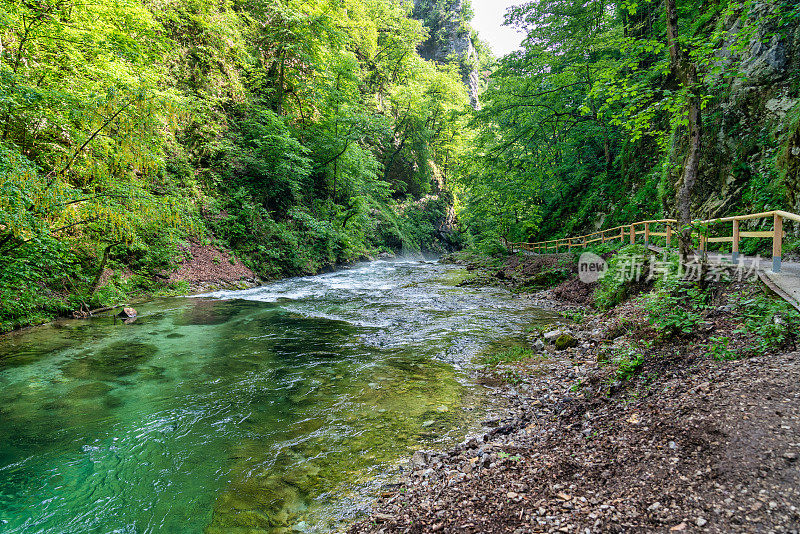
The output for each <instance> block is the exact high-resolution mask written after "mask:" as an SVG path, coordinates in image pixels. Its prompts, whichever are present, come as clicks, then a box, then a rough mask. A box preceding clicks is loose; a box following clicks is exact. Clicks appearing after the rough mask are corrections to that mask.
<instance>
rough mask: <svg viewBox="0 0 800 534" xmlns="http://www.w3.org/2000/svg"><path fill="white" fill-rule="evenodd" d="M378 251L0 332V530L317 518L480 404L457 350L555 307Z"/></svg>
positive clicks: (442, 443)
mask: <svg viewBox="0 0 800 534" xmlns="http://www.w3.org/2000/svg"><path fill="white" fill-rule="evenodd" d="M461 276H463V271H461V270H459V269H456V268H454V267H448V266H443V265H438V264H432V263H428V262H421V261H394V262H387V261H377V262H371V263H366V264H362V265H360V266H357V267H354V268H351V269H347V270H342V271H337V272H334V273H329V274H324V275H319V276H313V277H304V278H294V279H288V280H283V281H280V282H277V283H274V284H270V285H266V286H262V287H258V288H254V289H249V290H244V291H222V292H217V293H213V294H209V295H204V296H201V297H194V298H173V299H163V300H158V301H154V302H150V303H147V304H143V305H139V306H137V308H138V311H139V314H140V316H139V318H138V319H137V320H136V321H135V322H133V323H132V324H123V323H121V322H120V321H116V320H113V319H112V318H98V319H93V320H88V321H77V320H76V321H61V322H57V323H53V324H52V325H47V326H43V327H39V328H34V329H30V330H28V331H26V332H22V333H18V334H14V335H11V336H7V337H5V338H0V532H3V533H23V532H24V533H26V534H27V533H39V532H42V533H77V532H103V533H105V532H116V533H144V532H170V533H173V532H174V533H179V532H207V533H217V532H231V533H235V532H265V533H277V532H329V531H331V530H334V529H336V528H338V527H340V526H341V525H343V524H346V521H348V520H350V519H352V517H354V516H355V515H357V514H358V511H359V510H360V509H362V508H363V506H364V503H365V502H367V497H368V496H369V495H370V492H374V491H375V489H376V488H378V487H379V486H380V484H382V483H384V482H386V480H387V478H386V477H387V476H388V475H387V473H391V472H392V471H393V470H392V466H393V465H395V464H397V463H398V462H399V461H400V460H402V459H404V458H406V457H407V456H408V455H409V454H410V452H411V451H413V450H414V449H417V448H420V447H424V448H438V447H446V446H448V445H450V444H452V443H453V442H455V441H457V440H460V439H462V438H463V437H464V434H465V432H466V431H467V430H468V429H470V428H472V427H473V426H474V425H475V423H476V419H477V418H478V417H479V416H480V412H481V407H482V406H484V405H485V402H484V401H485V399H484V397H483V392H482V391H481V389H480V388H479V387H478V386H476V385H475V384H471V383H470V381H469V378H468V377H469V372H468V371H469V367H470V363H469V362H470V360H471V358H472V357H473V356H474V355H475V354H476V353H477V352H479V351H480V350H483V349H485V348H486V347H487V346H489V344H490V343H491V342H492V340H496V339H501V338H504V337H505V338H508V337H510V336H513V335H515V333H516V332H519V331H520V329H521V327H522V326H523V325H526V324H529V323H531V322H536V321H549V320H552V319H553V317H552V316H549V315H548V314H546V313H544V312H542V311H540V310H537V309H535V308H533V307H531V305H530V304H526V301H525V300H523V299H518V298H513V297H512V296H511V295H509V294H508V293H507V292H504V291H502V290H494V289H466V288H460V287H457V286H456V285H455V282H456V281H457V280H458V279H460V277H461Z"/></svg>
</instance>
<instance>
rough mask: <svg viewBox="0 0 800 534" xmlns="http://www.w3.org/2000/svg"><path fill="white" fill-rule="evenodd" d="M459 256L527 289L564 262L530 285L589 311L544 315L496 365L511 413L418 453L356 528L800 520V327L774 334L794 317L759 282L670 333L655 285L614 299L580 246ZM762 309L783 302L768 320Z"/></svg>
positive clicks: (693, 526)
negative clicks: (546, 285)
mask: <svg viewBox="0 0 800 534" xmlns="http://www.w3.org/2000/svg"><path fill="white" fill-rule="evenodd" d="M461 261H463V262H465V263H466V264H467V266H468V268H470V269H471V271H472V273H473V274H472V276H471V277H469V278H468V279H465V280H464V281H462V282H461V283H462V284H470V285H471V284H481V283H489V282H491V283H492V284H502V285H506V286H511V287H513V288H516V289H517V290H520V288H525V287H531V286H535V285H538V284H539V282H537V281H536V279H537V278H538V279H541V278H542V274H543V273H545V274H547V276H548V277H552V273H553V272H555V271H559V270H563V271H564V272H563V273H561V275H560V276H563V281H562V282H561V283H560V284H559V285H558V286H556V287H555V288H553V289H547V290H540V291H534V292H530V293H525V294H523V295H522V298H529V299H534V300H535V301H537V302H541V303H548V304H549V305H550V306H551V307H555V308H561V309H562V310H563V311H564V312H565V313H567V314H569V315H571V316H572V317H574V318H575V319H576V320H577V322H576V323H574V324H572V325H569V327H568V328H562V329H561V332H552V331H551V332H539V331H537V330H536V329H531V330H532V331H531V332H530V335H529V339H528V340H527V346H528V350H529V352H528V353H526V354H525V355H524V357H520V358H511V357H506V358H505V360H504V359H503V355H502V354H501V355H500V356H499V357H497V358H495V361H499V363H495V365H491V366H487V368H486V369H485V373H486V374H485V379H486V380H487V381H495V382H496V381H499V382H501V383H503V384H504V388H505V391H506V392H507V394H508V396H509V398H510V399H511V400H512V403H513V405H512V409H511V410H510V411H509V412H508V414H506V416H505V417H504V418H500V419H499V420H497V421H487V423H491V424H492V425H493V426H494V428H492V429H491V430H489V431H487V432H484V433H482V434H478V435H475V436H472V437H470V438H469V439H467V440H466V441H465V442H463V443H462V444H460V445H459V446H457V447H455V448H453V449H452V450H449V451H446V452H431V453H426V452H418V453H416V454H415V456H414V457H413V458H412V459H411V461H410V464H409V467H410V474H409V476H408V477H406V478H405V479H404V481H403V482H402V485H401V486H400V487H399V488H397V489H396V490H393V491H388V492H386V493H385V494H384V495H383V496H382V497H381V498H380V499H378V501H377V503H376V505H375V511H374V512H373V513H372V515H371V516H370V518H369V519H367V520H365V521H363V522H361V523H359V524H357V525H355V526H354V527H352V528H351V533H361V532H476V533H477V532H482V533H483V532H514V533H527V532H553V531H558V532H621V531H634V532H652V531H657V532H680V531H709V532H735V531H738V532H752V531H765V532H766V531H774V532H789V531H792V529H793V528H796V525H797V524H798V521H800V514H799V513H798V507H800V494H799V493H798V487H800V470H799V469H798V455H799V454H800V409H799V408H798V406H797V398H798V397H800V380H798V379H800V353H798V352H796V351H795V342H796V339H795V337H794V335H791V336H790V337H789V338H782V340H781V342H780V343H777V344H774V345H764V344H763V343H761V341H763V339H762V338H759V336H760V335H762V334H763V333H764V332H763V331H762V330H760V328H766V327H763V326H761V327H760V326H759V325H764V324H767V323H768V324H770V325H773V326H775V327H776V328H782V327H781V323H782V322H785V321H787V320H790V321H791V320H792V318H791V317H787V316H785V315H784V314H783V312H774V311H771V310H772V308H768V309H765V308H763V307H761V308H759V307H758V306H760V304H758V303H761V302H762V300H761V299H762V297H761V296H760V294H759V291H760V289H759V288H758V287H755V286H754V285H753V284H748V283H743V282H740V283H734V282H729V283H719V284H716V285H715V286H714V287H713V290H712V291H711V293H713V295H712V297H711V300H710V301H709V304H708V305H707V306H705V307H704V308H703V309H702V312H698V317H697V321H695V322H694V323H693V324H692V325H691V328H686V329H685V330H687V331H683V330H681V331H680V332H679V333H676V334H671V335H665V333H664V329H660V328H659V324H660V323H658V321H657V320H656V321H655V324H654V321H653V317H654V315H653V313H654V312H653V308H652V305H648V302H649V301H653V300H654V299H657V298H660V297H659V296H658V295H655V296H654V295H650V294H649V291H651V290H652V289H653V288H652V287H642V288H639V289H638V291H640V292H639V293H638V294H634V295H631V297H632V298H631V299H630V300H628V301H627V302H624V303H623V304H620V305H617V306H615V307H613V308H612V309H610V310H609V311H606V312H600V311H598V310H596V309H594V308H592V307H591V305H592V304H593V302H592V300H593V299H592V298H591V295H593V294H594V291H586V290H581V289H580V285H579V284H580V282H578V281H577V280H576V279H575V278H574V276H573V275H572V274H571V273H572V272H574V268H573V265H572V263H571V262H570V260H569V258H567V257H562V258H554V257H549V258H548V259H546V260H545V259H542V258H527V259H526V258H522V259H521V258H519V257H512V258H505V259H495V260H485V259H474V258H472V259H466V260H463V259H462V260H461ZM587 295H589V296H588V297H587ZM743 298H744V300H743ZM751 301H752V302H751ZM648 306H650V307H648ZM674 308H675V309H680V306H679V305H675V306H674ZM578 310H581V311H578ZM754 311H756V312H757V313H760V314H762V315H766V314H771V315H770V316H769V317H768V320H767V321H762V322H757V323H755V322H753V321H754V320H751V319H748V314H750V315H752V313H753V312H754ZM576 312H577V313H576ZM656 319H658V317H656ZM761 319H763V318H761ZM761 319H759V321H761ZM742 327H745V328H742ZM770 328H771V327H770ZM562 335H563V336H564V337H562ZM559 337H562V341H561V343H560V344H559V345H560V346H562V347H563V348H562V350H558V349H556V347H555V341H556V340H557V339H559ZM571 345H573V346H571Z"/></svg>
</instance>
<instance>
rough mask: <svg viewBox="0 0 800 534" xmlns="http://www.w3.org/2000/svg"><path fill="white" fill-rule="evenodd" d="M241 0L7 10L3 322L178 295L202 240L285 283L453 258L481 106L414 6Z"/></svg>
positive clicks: (2, 114) (1, 131) (0, 224)
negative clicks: (379, 260) (443, 60)
mask: <svg viewBox="0 0 800 534" xmlns="http://www.w3.org/2000/svg"><path fill="white" fill-rule="evenodd" d="M234 4H235V5H234ZM234 4H231V3H229V2H214V1H211V0H197V1H192V2H187V1H182V0H155V1H149V2H139V3H133V4H131V3H122V4H121V3H118V2H115V1H111V0H98V1H96V2H91V3H79V2H74V1H73V0H67V1H64V2H56V3H52V2H50V3H48V2H45V3H21V4H20V3H13V2H12V3H6V4H4V5H3V7H1V8H0V19H2V21H3V24H2V26H1V27H0V38H1V40H2V45H3V46H2V54H1V55H2V58H0V192H2V194H0V256H2V257H3V262H4V263H3V267H2V268H3V284H4V285H3V288H4V293H3V296H2V297H0V298H2V299H4V300H3V302H4V303H5V304H6V305H4V307H3V310H2V312H0V313H2V316H3V317H2V320H3V321H4V323H3V324H4V325H5V326H4V328H6V327H8V325H11V324H25V323H27V322H32V321H35V320H39V314H40V315H41V317H45V316H51V315H54V314H63V313H66V312H67V311H69V310H74V309H77V308H79V307H90V306H93V305H102V304H108V303H114V302H119V301H122V300H124V299H126V298H129V295H131V294H138V293H142V292H147V293H151V294H152V293H157V292H159V291H161V290H164V282H163V277H164V272H165V271H169V270H170V269H171V268H172V267H174V265H175V263H176V262H177V261H179V260H180V259H181V256H182V254H181V252H180V249H179V245H180V243H181V242H182V241H184V240H186V239H190V238H191V239H205V238H209V237H213V238H214V242H215V243H217V244H218V245H219V246H222V247H223V248H229V249H231V250H233V251H234V252H235V253H236V254H237V256H238V257H240V258H241V259H242V260H243V261H245V262H246V263H247V264H248V265H249V266H250V267H251V268H253V269H254V270H255V271H256V272H258V273H259V274H261V275H262V276H264V277H268V278H272V277H278V276H283V275H287V274H300V273H312V272H316V271H318V270H319V269H320V268H322V267H323V266H326V265H331V264H334V263H337V262H348V261H353V260H356V259H358V258H361V257H364V256H366V255H368V254H371V253H373V252H375V251H378V250H393V251H398V252H399V251H402V250H409V251H419V250H437V251H441V250H443V247H444V245H442V239H443V238H444V237H443V236H444V234H443V233H442V232H440V231H439V229H440V227H441V224H442V222H443V221H444V220H445V219H447V218H448V217H449V216H450V213H449V212H450V206H451V205H452V203H453V198H452V196H451V195H450V194H449V193H448V192H447V191H446V183H447V181H448V180H450V179H451V178H454V174H455V173H456V172H457V171H458V169H457V166H455V165H453V163H452V162H453V161H455V160H456V159H457V158H458V155H459V154H460V153H462V152H463V151H464V146H465V138H466V135H467V134H466V133H465V132H464V126H465V120H466V119H465V116H466V115H465V113H466V111H467V110H468V109H469V108H468V101H467V100H468V99H467V96H466V90H465V87H464V86H463V84H462V83H461V80H460V76H461V75H460V73H459V72H458V66H457V65H437V64H434V63H433V62H429V61H424V60H422V59H421V58H420V56H419V55H418V54H417V52H416V49H417V47H418V45H420V43H422V42H423V41H424V40H425V39H426V31H425V28H424V27H423V24H422V23H421V22H420V21H418V20H413V19H412V18H410V16H409V15H410V6H408V5H404V4H401V3H398V2H393V1H389V0H376V1H371V0H370V1H364V0H344V1H343V2H339V3H331V2H324V1H320V0H301V1H298V2H288V1H285V0H267V1H261V0H258V1H244V2H235V3H234ZM459 16H463V17H466V18H468V17H469V16H470V15H469V13H468V12H467V11H465V12H464V13H461V14H460V15H459ZM433 190H436V191H440V193H438V194H436V195H429V196H426V195H428V193H430V192H431V191H433ZM441 191H444V192H441ZM423 198H424V201H421V199H423ZM212 234H213V235H212ZM457 244H458V237H456V238H455V239H453V240H451V242H450V243H447V246H453V245H457ZM35 254H45V255H47V256H48V257H47V258H45V259H43V260H41V262H40V263H41V264H42V265H45V264H47V265H50V266H51V267H52V269H53V270H54V272H59V273H60V272H63V273H67V274H66V276H67V278H68V279H69V280H68V281H65V280H62V279H61V278H60V277H57V276H46V275H44V274H42V273H38V274H36V273H34V274H30V273H29V274H24V273H27V272H28V271H26V270H25V269H24V268H22V267H20V268H19V273H20V274H19V275H16V274H15V269H17V267H19V265H17V263H15V262H21V261H22V262H23V263H24V261H29V262H31V265H35V262H32V260H31V258H33V257H35ZM26 258H27V260H25V259H26ZM23 260H24V261H23ZM78 265H80V268H78V267H76V266H78ZM31 268H32V267H31ZM123 272H125V273H126V274H125V276H124V277H123V276H121V273H123ZM23 274H24V276H25V277H26V278H23ZM54 284H55V285H54ZM23 286H24V287H23ZM14 288H22V289H14ZM166 290H169V288H167V289H166ZM9 292H12V293H14V294H15V295H16V296H18V297H19V298H18V299H17V298H15V297H10V296H9ZM9 299H10V300H9Z"/></svg>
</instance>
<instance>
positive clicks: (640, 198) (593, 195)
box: [461, 0, 800, 248]
mask: <svg viewBox="0 0 800 534" xmlns="http://www.w3.org/2000/svg"><path fill="white" fill-rule="evenodd" d="M677 19H678V20H677V33H678V35H677V37H676V38H677V40H678V42H679V46H678V47H677V50H679V51H681V52H683V51H685V53H686V61H685V62H686V64H688V65H691V69H688V70H686V69H683V68H678V66H677V63H678V62H677V61H676V60H674V59H673V58H672V57H671V54H670V46H669V43H670V40H669V38H668V31H667V20H666V17H665V5H664V2H653V1H638V0H637V1H627V0H626V1H622V2H610V3H609V2H603V1H599V0H598V1H594V0H592V1H588V2H586V1H576V0H534V1H532V2H526V3H522V4H520V5H518V6H515V7H513V8H512V9H510V10H509V13H508V15H507V23H509V24H510V25H512V26H514V27H515V28H516V29H518V30H520V31H522V32H523V33H525V34H526V35H527V37H526V39H525V40H524V41H523V46H522V50H520V51H519V52H516V53H513V54H510V55H508V56H506V57H504V58H502V59H501V60H500V61H499V62H498V64H497V66H496V68H495V69H494V70H493V72H492V75H491V78H490V80H489V86H488V89H487V90H486V92H485V93H484V94H483V95H482V97H481V101H482V103H483V108H482V109H481V110H480V111H479V112H478V113H477V114H476V117H475V121H474V123H473V124H474V126H475V129H476V130H477V134H476V137H475V142H474V145H475V148H474V150H473V151H472V153H471V160H467V161H466V162H465V166H466V167H467V168H466V170H465V171H464V172H462V173H461V175H462V180H463V183H462V184H461V187H462V188H463V189H464V191H465V193H464V194H463V200H464V203H463V204H462V206H461V208H462V210H463V213H462V214H461V217H462V219H463V220H464V221H465V222H467V224H469V225H470V229H471V231H472V233H473V234H474V236H475V238H476V242H478V243H482V242H484V241H485V242H487V243H497V242H499V243H503V244H506V241H517V240H520V239H522V240H525V241H540V240H548V239H555V238H558V237H565V236H575V235H581V234H586V233H590V232H592V231H594V230H596V229H597V226H596V225H597V224H598V223H600V224H601V225H602V227H603V228H611V227H615V226H618V225H622V224H630V223H631V222H634V221H639V220H647V219H656V218H661V217H666V216H674V210H675V205H676V203H677V199H676V189H678V184H680V183H681V180H680V175H681V168H682V166H683V164H684V161H685V160H686V151H687V145H688V138H689V133H688V132H687V128H688V125H689V120H688V113H687V111H688V109H689V108H690V107H691V106H690V105H689V104H690V103H692V104H693V103H698V105H697V106H695V107H696V108H699V112H700V115H701V123H702V139H703V140H702V143H703V154H702V157H701V159H702V168H703V171H702V174H703V176H702V177H701V180H700V182H702V183H700V182H698V187H700V186H704V187H705V189H704V191H706V190H708V191H710V190H713V189H715V188H717V187H718V182H719V178H718V177H717V175H716V173H720V172H726V171H727V168H728V165H729V164H730V172H731V174H732V175H734V177H735V178H736V187H737V188H738V187H739V184H744V185H745V187H743V188H742V189H736V190H737V191H740V194H739V195H738V196H737V195H734V196H733V197H731V198H725V199H721V200H722V201H724V203H722V206H723V208H724V211H725V212H726V213H731V212H732V211H739V210H742V211H749V212H757V211H764V210H768V209H774V208H776V207H779V206H781V205H784V206H785V205H786V204H787V202H788V201H790V200H791V199H790V198H789V197H788V194H787V191H788V190H787V188H786V186H785V185H784V184H783V183H782V180H781V177H780V176H779V174H778V173H777V172H775V171H773V170H771V169H769V168H765V167H764V166H763V165H762V166H761V167H759V168H757V169H756V168H752V167H751V163H749V162H751V161H752V160H753V155H754V154H755V153H760V154H765V155H770V154H775V153H776V152H777V151H778V150H777V147H778V146H779V145H782V146H783V147H784V152H785V147H786V146H788V144H787V143H788V139H789V138H790V137H791V136H792V135H793V133H794V130H793V128H789V129H785V128H782V129H781V131H782V133H781V134H780V135H782V136H783V138H782V139H776V137H775V136H776V135H777V134H776V133H775V129H774V128H772V126H764V125H765V124H770V123H769V122H768V119H767V116H766V115H765V114H764V113H750V112H749V111H748V112H747V115H749V116H748V118H747V119H743V120H741V121H739V120H735V121H734V120H727V119H726V115H730V114H728V113H726V112H725V107H724V106H723V104H724V103H725V100H724V99H725V98H727V97H728V96H729V95H730V94H731V91H733V90H736V88H737V87H740V86H747V83H748V81H747V80H743V79H742V78H743V77H744V73H743V72H742V70H743V69H744V68H743V67H742V65H749V63H748V62H747V60H746V58H748V57H751V56H752V50H753V48H752V46H754V45H753V40H754V39H756V38H757V36H760V37H762V38H763V45H764V46H767V44H766V43H767V42H770V43H777V42H779V41H781V40H784V42H787V40H789V39H793V38H794V37H792V35H793V34H795V33H796V31H797V28H798V25H800V12H798V9H797V6H796V2H789V1H786V0H781V1H780V2H774V3H769V4H763V3H761V4H759V3H757V2H752V1H750V0H747V1H739V0H723V1H720V2H702V1H700V0H687V1H683V2H677ZM679 55H682V54H679ZM720 58H726V60H722V61H721V60H720ZM728 58H729V59H728ZM682 71H686V72H689V71H691V72H692V73H696V76H695V75H694V74H693V76H692V78H693V80H694V81H692V82H688V81H687V82H685V81H683V76H682V75H680V72H682ZM787 76H788V77H789V78H791V80H790V81H788V80H787V82H786V85H787V86H790V87H791V86H793V87H797V81H798V79H800V78H799V77H798V75H797V72H791V73H787ZM695 77H696V80H695ZM788 90H790V91H791V90H792V89H788ZM744 105H745V106H749V105H750V104H747V103H745V104H744ZM796 110H797V107H795V111H794V112H790V115H789V122H790V121H791V119H792V117H793V115H792V113H796V112H797V111H796ZM751 126H752V127H753V130H755V131H751V128H750V127H751ZM755 127H758V129H757V130H756V128H755ZM737 128H742V129H743V131H737ZM715 139H725V143H724V145H725V146H727V147H730V146H731V144H732V143H735V144H737V145H738V146H737V148H735V149H733V150H731V149H729V148H724V149H720V148H719V147H721V146H723V143H716V142H715V141H714V140H715ZM731 152H735V153H736V154H737V156H736V157H739V156H738V155H739V154H740V155H741V156H740V157H741V161H733V162H729V161H722V160H725V159H729V157H730V153H731ZM780 157H781V158H783V162H782V166H783V167H784V174H785V172H786V170H787V169H786V168H787V166H788V160H787V157H788V155H786V154H784V155H783V156H780ZM723 169H724V170H723ZM795 174H796V173H795ZM487 190H488V192H487ZM704 194H705V193H704ZM734 197H735V198H734ZM693 200H694V201H702V200H705V199H700V198H694V199H693ZM714 200H716V199H714ZM698 203H699V202H695V205H696V204H698ZM709 204H711V203H709ZM714 205H716V206H718V205H719V204H716V203H714ZM706 206H708V204H706ZM723 208H720V209H723ZM493 209H496V211H497V212H498V213H497V214H495V213H492V210H493ZM712 215H717V214H716V213H714V214H712ZM694 216H696V217H698V218H700V217H702V218H706V217H708V216H709V215H708V214H695V215H694ZM744 243H745V245H746V246H750V245H749V243H753V241H751V240H746V241H745V242H744ZM506 246H507V245H506ZM754 246H755V245H754ZM495 248H496V247H495Z"/></svg>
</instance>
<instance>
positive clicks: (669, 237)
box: [667, 223, 672, 248]
mask: <svg viewBox="0 0 800 534" xmlns="http://www.w3.org/2000/svg"><path fill="white" fill-rule="evenodd" d="M671 241H672V225H670V224H669V223H667V248H669V245H670V242H671Z"/></svg>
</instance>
